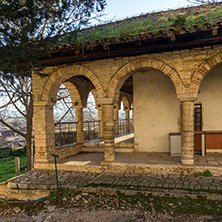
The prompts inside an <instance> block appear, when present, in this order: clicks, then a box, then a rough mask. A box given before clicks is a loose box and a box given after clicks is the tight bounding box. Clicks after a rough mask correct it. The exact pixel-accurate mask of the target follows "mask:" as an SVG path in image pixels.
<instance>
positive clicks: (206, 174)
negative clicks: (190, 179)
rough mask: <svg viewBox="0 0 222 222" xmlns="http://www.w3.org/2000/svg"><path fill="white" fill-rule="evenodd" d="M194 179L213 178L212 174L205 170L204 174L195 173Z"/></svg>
mask: <svg viewBox="0 0 222 222" xmlns="http://www.w3.org/2000/svg"><path fill="white" fill-rule="evenodd" d="M193 175H194V176H195V177H200V176H203V177H211V176H213V174H212V173H211V172H210V171H209V170H205V171H204V172H202V173H201V172H196V173H194V174H193Z"/></svg>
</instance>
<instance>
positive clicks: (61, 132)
mask: <svg viewBox="0 0 222 222" xmlns="http://www.w3.org/2000/svg"><path fill="white" fill-rule="evenodd" d="M76 131H77V122H61V123H55V146H63V145H69V144H73V143H76V142H77V141H76V138H77V137H76Z"/></svg>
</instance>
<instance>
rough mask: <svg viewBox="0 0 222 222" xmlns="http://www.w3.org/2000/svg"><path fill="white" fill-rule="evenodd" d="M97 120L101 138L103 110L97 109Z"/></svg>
mask: <svg viewBox="0 0 222 222" xmlns="http://www.w3.org/2000/svg"><path fill="white" fill-rule="evenodd" d="M98 120H99V121H100V122H99V137H101V138H102V137H103V108H102V107H100V108H98Z"/></svg>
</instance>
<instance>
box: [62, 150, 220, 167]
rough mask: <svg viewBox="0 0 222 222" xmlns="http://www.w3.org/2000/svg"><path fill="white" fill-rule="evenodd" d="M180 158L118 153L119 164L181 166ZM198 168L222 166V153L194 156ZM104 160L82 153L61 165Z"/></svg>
mask: <svg viewBox="0 0 222 222" xmlns="http://www.w3.org/2000/svg"><path fill="white" fill-rule="evenodd" d="M180 159H181V157H180V156H171V155H169V153H116V160H115V162H117V163H134V164H170V165H179V164H180ZM194 159H195V165H197V166H220V167H221V166H222V153H209V154H207V155H206V156H201V155H200V154H195V155H194ZM103 160H104V154H103V153H80V154H77V155H75V156H72V157H69V158H67V159H65V160H61V161H60V160H59V159H58V162H59V163H63V164H67V165H68V164H70V165H94V166H99V165H100V162H101V161H103Z"/></svg>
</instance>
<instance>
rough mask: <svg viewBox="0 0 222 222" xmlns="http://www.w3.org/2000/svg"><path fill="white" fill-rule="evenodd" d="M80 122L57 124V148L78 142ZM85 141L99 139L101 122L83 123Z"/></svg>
mask: <svg viewBox="0 0 222 222" xmlns="http://www.w3.org/2000/svg"><path fill="white" fill-rule="evenodd" d="M77 125H78V122H61V123H55V147H57V146H64V145H70V144H73V143H76V142H77V127H78V126H77ZM83 132H84V140H92V139H96V138H99V135H100V121H85V122H83Z"/></svg>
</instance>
